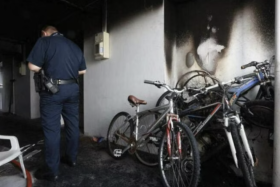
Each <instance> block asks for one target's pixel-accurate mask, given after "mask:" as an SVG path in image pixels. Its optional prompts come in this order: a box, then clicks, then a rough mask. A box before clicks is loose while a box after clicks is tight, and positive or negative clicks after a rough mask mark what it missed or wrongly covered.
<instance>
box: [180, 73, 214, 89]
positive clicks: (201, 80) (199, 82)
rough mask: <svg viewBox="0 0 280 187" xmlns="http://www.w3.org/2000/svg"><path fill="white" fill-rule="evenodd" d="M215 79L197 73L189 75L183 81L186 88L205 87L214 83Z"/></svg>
mask: <svg viewBox="0 0 280 187" xmlns="http://www.w3.org/2000/svg"><path fill="white" fill-rule="evenodd" d="M216 83H217V81H216V80H215V79H214V78H212V77H211V76H209V75H207V74H198V75H194V76H192V77H190V78H189V79H188V80H187V81H186V82H185V83H184V87H186V88H197V89H200V88H205V87H208V86H211V85H214V84H216Z"/></svg>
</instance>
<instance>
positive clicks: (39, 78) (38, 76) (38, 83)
mask: <svg viewBox="0 0 280 187" xmlns="http://www.w3.org/2000/svg"><path fill="white" fill-rule="evenodd" d="M44 76H45V75H44V70H42V69H40V71H39V72H37V73H34V76H33V79H34V83H35V91H36V92H42V91H46V90H47V89H46V87H45V84H44Z"/></svg>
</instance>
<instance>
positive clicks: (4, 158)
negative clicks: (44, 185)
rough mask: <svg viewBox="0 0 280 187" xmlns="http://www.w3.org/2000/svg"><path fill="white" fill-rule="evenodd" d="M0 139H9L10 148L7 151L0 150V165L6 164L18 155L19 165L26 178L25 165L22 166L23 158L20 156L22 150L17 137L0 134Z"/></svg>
mask: <svg viewBox="0 0 280 187" xmlns="http://www.w3.org/2000/svg"><path fill="white" fill-rule="evenodd" d="M1 139H4V140H10V141H11V149H10V150H8V151H3V152H0V166H2V165H4V164H6V163H8V162H10V161H12V160H14V159H16V158H17V157H18V158H19V162H20V166H21V169H22V172H23V176H24V178H26V172H25V167H24V163H23V158H22V151H21V148H20V147H19V143H18V139H17V137H15V136H3V135H0V140H1Z"/></svg>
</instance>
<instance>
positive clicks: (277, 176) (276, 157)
mask: <svg viewBox="0 0 280 187" xmlns="http://www.w3.org/2000/svg"><path fill="white" fill-rule="evenodd" d="M275 4H276V6H275V39H276V40H275V41H276V42H275V49H276V55H275V57H276V59H275V112H274V114H275V115H274V150H273V187H279V186H280V115H279V114H280V113H279V112H280V2H279V0H276V1H275Z"/></svg>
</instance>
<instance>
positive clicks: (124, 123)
mask: <svg viewBox="0 0 280 187" xmlns="http://www.w3.org/2000/svg"><path fill="white" fill-rule="evenodd" d="M129 118H130V115H129V114H128V113H126V112H120V113H118V114H117V115H115V117H114V118H113V119H112V121H111V123H110V126H109V129H108V132H107V144H108V151H109V154H110V155H111V156H112V157H114V158H121V157H122V156H123V153H122V151H123V149H124V148H125V147H126V146H128V145H129V142H130V140H131V137H132V132H133V124H132V122H131V120H129Z"/></svg>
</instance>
